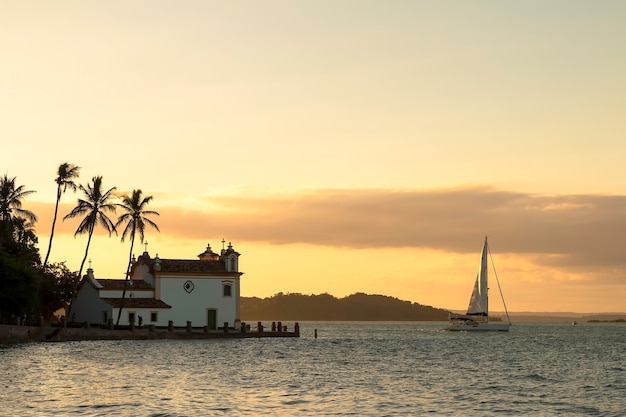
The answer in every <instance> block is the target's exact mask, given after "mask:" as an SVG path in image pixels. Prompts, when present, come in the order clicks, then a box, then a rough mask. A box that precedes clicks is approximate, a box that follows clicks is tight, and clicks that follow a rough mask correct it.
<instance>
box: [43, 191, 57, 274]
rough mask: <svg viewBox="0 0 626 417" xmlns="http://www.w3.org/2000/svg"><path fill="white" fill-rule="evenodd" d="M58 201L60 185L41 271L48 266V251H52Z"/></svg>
mask: <svg viewBox="0 0 626 417" xmlns="http://www.w3.org/2000/svg"><path fill="white" fill-rule="evenodd" d="M59 201H61V185H59V186H58V187H57V203H56V205H55V206H54V218H53V219H52V230H51V231H50V241H49V242H48V252H47V253H46V259H45V260H44V261H43V269H44V270H45V269H46V265H48V257H50V251H51V250H52V238H53V237H54V225H55V224H56V222H57V215H58V213H59Z"/></svg>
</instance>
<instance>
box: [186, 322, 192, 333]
mask: <svg viewBox="0 0 626 417" xmlns="http://www.w3.org/2000/svg"><path fill="white" fill-rule="evenodd" d="M187 333H191V322H190V321H188V322H187Z"/></svg>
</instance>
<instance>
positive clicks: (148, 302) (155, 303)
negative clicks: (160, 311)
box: [102, 298, 172, 308]
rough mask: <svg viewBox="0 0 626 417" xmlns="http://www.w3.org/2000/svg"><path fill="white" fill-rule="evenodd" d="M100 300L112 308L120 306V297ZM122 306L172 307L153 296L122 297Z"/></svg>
mask: <svg viewBox="0 0 626 417" xmlns="http://www.w3.org/2000/svg"><path fill="white" fill-rule="evenodd" d="M102 300H103V301H104V302H106V303H108V304H110V305H112V306H113V307H114V308H120V306H121V305H122V299H121V298H103V299H102ZM124 308H172V306H170V305H169V304H166V303H164V302H163V301H161V300H155V299H154V298H124Z"/></svg>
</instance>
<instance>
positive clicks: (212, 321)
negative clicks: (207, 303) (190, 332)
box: [207, 310, 217, 330]
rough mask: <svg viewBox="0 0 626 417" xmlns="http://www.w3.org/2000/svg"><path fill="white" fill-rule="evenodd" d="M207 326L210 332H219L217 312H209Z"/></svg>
mask: <svg viewBox="0 0 626 417" xmlns="http://www.w3.org/2000/svg"><path fill="white" fill-rule="evenodd" d="M207 326H208V327H209V330H217V310H207Z"/></svg>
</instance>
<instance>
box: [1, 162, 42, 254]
mask: <svg viewBox="0 0 626 417" xmlns="http://www.w3.org/2000/svg"><path fill="white" fill-rule="evenodd" d="M15 179H16V177H13V178H9V176H8V175H7V174H4V177H2V178H0V246H1V245H2V244H3V242H4V239H5V238H6V237H8V236H10V235H11V234H12V233H13V229H14V228H15V224H16V223H15V221H16V220H17V219H20V218H21V219H25V220H27V221H29V222H31V223H34V222H36V221H37V216H35V213H33V212H32V211H30V210H25V209H23V208H22V200H23V199H24V198H26V197H27V196H29V195H30V194H32V193H34V192H35V191H32V190H24V186H23V185H20V186H18V187H16V186H15Z"/></svg>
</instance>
